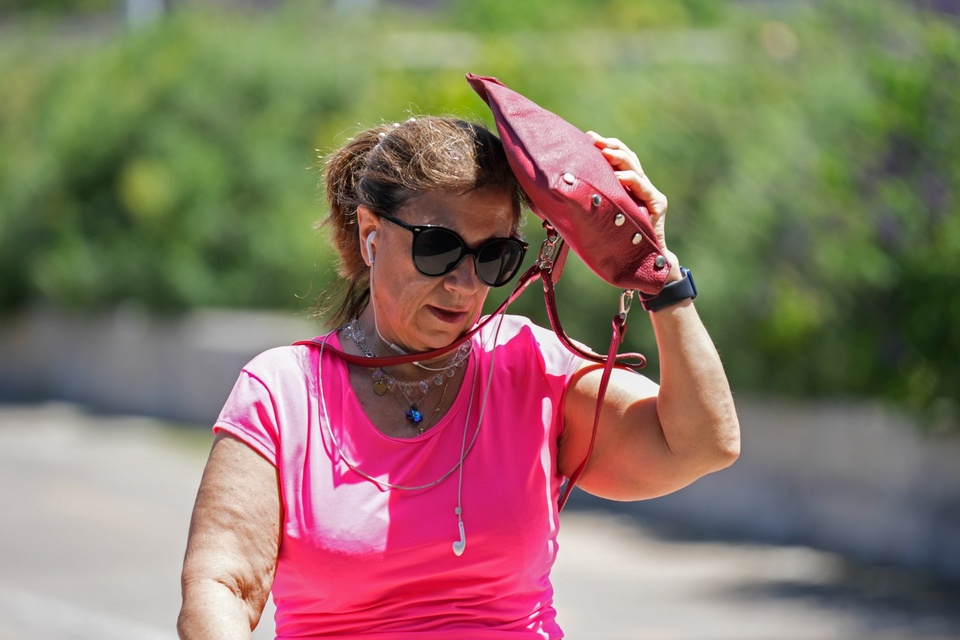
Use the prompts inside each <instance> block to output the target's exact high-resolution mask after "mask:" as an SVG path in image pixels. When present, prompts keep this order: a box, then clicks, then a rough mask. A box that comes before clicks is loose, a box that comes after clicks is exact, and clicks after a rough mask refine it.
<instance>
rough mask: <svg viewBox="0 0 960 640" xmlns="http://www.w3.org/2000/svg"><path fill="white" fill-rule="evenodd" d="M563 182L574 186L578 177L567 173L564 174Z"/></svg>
mask: <svg viewBox="0 0 960 640" xmlns="http://www.w3.org/2000/svg"><path fill="white" fill-rule="evenodd" d="M563 181H564V182H566V183H567V184H573V183H574V182H576V181H577V176H575V175H573V174H572V173H565V174H563Z"/></svg>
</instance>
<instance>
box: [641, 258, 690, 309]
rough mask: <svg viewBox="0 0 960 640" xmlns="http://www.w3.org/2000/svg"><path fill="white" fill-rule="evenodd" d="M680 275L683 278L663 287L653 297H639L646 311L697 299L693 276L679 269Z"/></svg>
mask: <svg viewBox="0 0 960 640" xmlns="http://www.w3.org/2000/svg"><path fill="white" fill-rule="evenodd" d="M680 273H681V274H682V275H683V277H682V278H681V279H680V280H677V281H675V282H671V283H670V284H668V285H666V286H664V287H663V289H661V290H660V293H658V294H657V295H655V296H652V297H650V298H644V297H642V296H641V298H640V302H641V303H642V304H643V308H644V309H646V310H647V311H660V309H665V308H667V307H669V306H670V305H674V304H677V303H678V302H683V301H684V300H686V299H688V298H689V299H690V300H693V299H694V298H696V297H697V285H696V284H695V283H694V281H693V274H692V273H690V269H687V268H686V267H680Z"/></svg>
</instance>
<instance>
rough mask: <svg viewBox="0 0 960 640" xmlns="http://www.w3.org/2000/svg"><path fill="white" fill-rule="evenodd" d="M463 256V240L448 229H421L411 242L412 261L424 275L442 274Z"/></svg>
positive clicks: (447, 271)
mask: <svg viewBox="0 0 960 640" xmlns="http://www.w3.org/2000/svg"><path fill="white" fill-rule="evenodd" d="M462 257H463V242H461V241H460V238H459V237H458V236H457V235H456V234H455V233H453V232H452V231H450V230H448V229H441V228H439V227H430V228H427V229H423V230H422V231H421V232H420V233H419V234H418V235H417V236H416V241H415V242H414V243H413V263H414V264H415V265H416V267H417V270H418V271H420V273H422V274H423V275H425V276H442V275H444V274H446V273H449V272H450V271H452V270H453V269H454V268H455V267H456V266H457V263H458V262H460V259H461V258H462Z"/></svg>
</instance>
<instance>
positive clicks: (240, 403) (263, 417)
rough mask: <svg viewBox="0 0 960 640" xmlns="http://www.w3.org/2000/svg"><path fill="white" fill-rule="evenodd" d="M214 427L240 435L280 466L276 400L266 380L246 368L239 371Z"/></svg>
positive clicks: (238, 436)
mask: <svg viewBox="0 0 960 640" xmlns="http://www.w3.org/2000/svg"><path fill="white" fill-rule="evenodd" d="M213 431H214V433H218V432H220V431H225V432H227V433H229V434H230V435H232V436H235V437H236V438H239V439H240V440H241V441H243V442H244V443H246V444H247V445H248V446H250V447H251V448H252V449H254V450H255V451H256V452H257V453H259V454H260V455H262V456H263V457H264V458H266V459H267V460H268V461H270V462H271V463H272V464H273V465H274V466H278V452H279V450H280V432H279V425H278V420H277V406H276V402H275V401H274V398H273V394H271V393H270V390H269V389H268V388H267V386H266V385H265V384H264V383H263V381H262V380H260V379H259V378H258V377H256V376H255V375H254V374H253V373H251V372H250V371H248V370H247V369H244V370H243V371H241V372H240V377H239V378H238V379H237V382H236V384H234V386H233V390H232V391H231V392H230V395H229V396H228V397H227V401H226V403H225V404H224V406H223V409H222V410H221V411H220V417H219V418H217V421H216V423H215V424H214V427H213Z"/></svg>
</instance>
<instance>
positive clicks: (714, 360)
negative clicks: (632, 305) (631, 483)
mask: <svg viewBox="0 0 960 640" xmlns="http://www.w3.org/2000/svg"><path fill="white" fill-rule="evenodd" d="M650 316H651V319H652V322H653V328H654V333H655V334H656V338H657V349H658V353H659V357H660V392H659V395H658V398H657V414H658V416H659V418H660V423H661V425H662V428H663V433H664V437H665V439H666V441H667V444H668V446H669V447H670V450H671V451H672V452H673V453H674V454H676V455H678V456H683V457H684V458H686V459H687V460H692V461H696V462H697V463H700V464H702V465H703V466H704V471H705V472H709V471H715V470H717V469H720V468H723V467H726V466H728V465H729V464H731V463H732V462H733V461H734V460H736V458H737V456H738V455H739V452H740V425H739V422H738V420H737V414H736V409H735V408H734V404H733V396H732V394H731V392H730V385H729V383H728V382H727V377H726V374H725V373H724V370H723V364H722V363H721V362H720V356H719V354H718V353H717V349H716V347H715V346H714V344H713V341H712V340H711V339H710V336H709V335H708V334H707V330H706V328H705V327H704V326H703V323H702V322H701V320H700V316H699V314H698V313H697V310H696V308H695V307H694V305H693V301H692V300H687V301H685V302H682V303H679V304H676V305H673V306H670V307H667V308H665V309H662V310H660V311H656V312H654V313H651V314H650Z"/></svg>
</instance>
